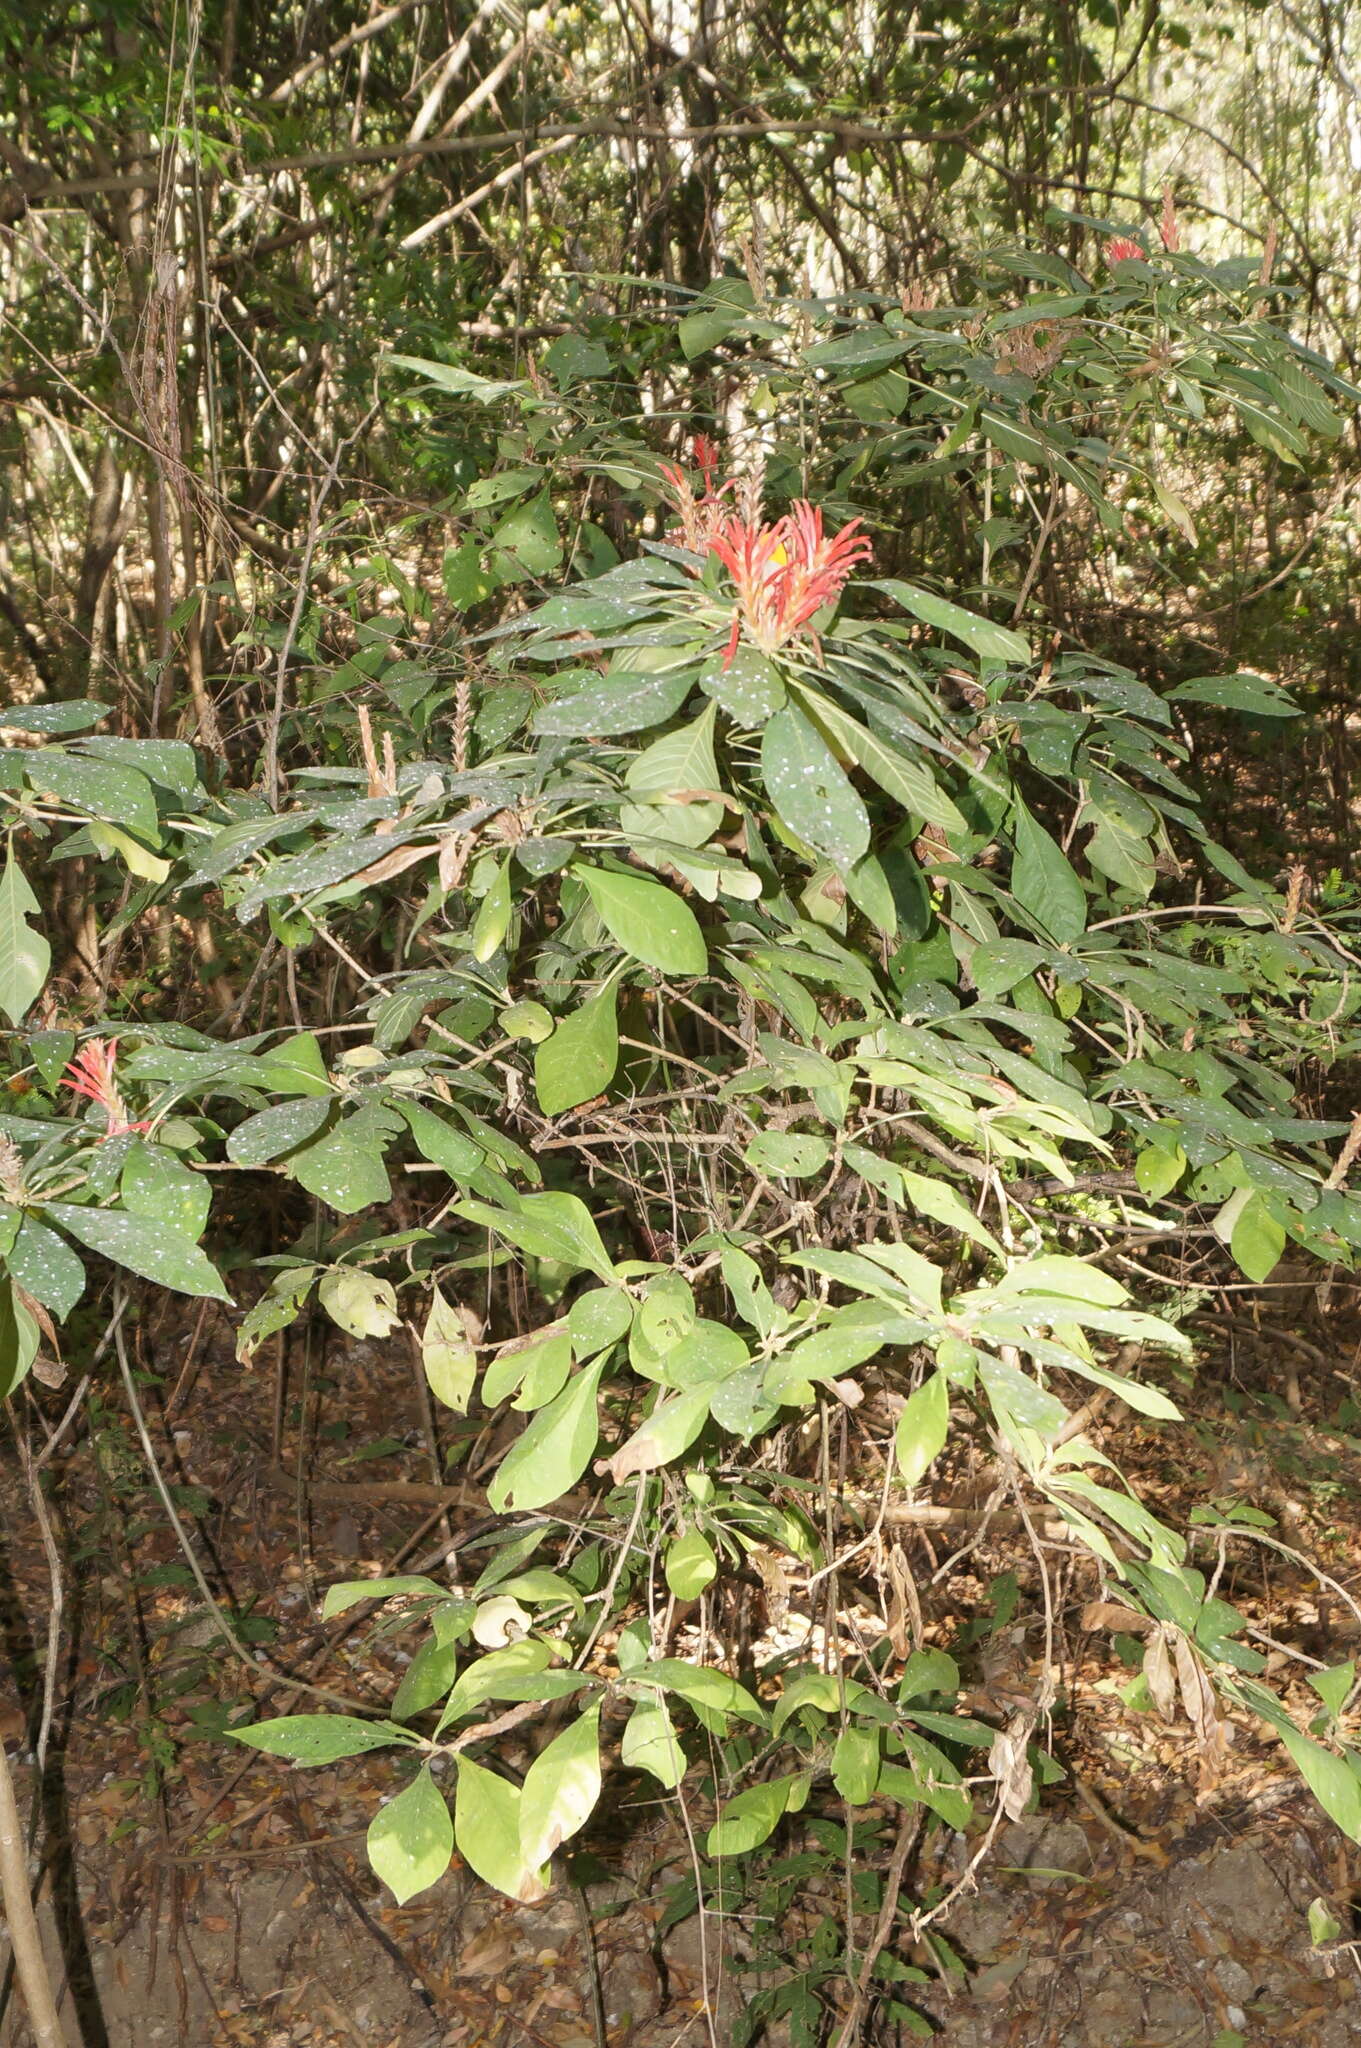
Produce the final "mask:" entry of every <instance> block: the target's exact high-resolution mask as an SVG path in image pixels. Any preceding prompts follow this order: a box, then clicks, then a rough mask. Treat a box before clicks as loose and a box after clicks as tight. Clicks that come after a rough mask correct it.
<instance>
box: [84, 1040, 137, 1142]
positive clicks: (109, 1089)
mask: <svg viewBox="0 0 1361 2048" xmlns="http://www.w3.org/2000/svg"><path fill="white" fill-rule="evenodd" d="M117 1057H118V1040H117V1039H116V1038H108V1039H105V1038H88V1039H86V1041H85V1043H84V1045H83V1046H82V1047H81V1049H80V1051H79V1052H78V1053H77V1054H76V1057H75V1058H74V1059H73V1060H72V1061H71V1063H70V1065H69V1066H68V1067H67V1069H66V1075H65V1076H64V1077H63V1080H62V1086H63V1087H64V1088H69V1089H70V1090H71V1093H72V1094H73V1095H84V1096H86V1097H87V1098H88V1099H89V1101H91V1102H97V1103H98V1104H99V1106H100V1108H101V1109H102V1110H103V1111H104V1114H105V1115H106V1116H107V1118H108V1120H109V1121H108V1128H107V1130H105V1132H104V1134H103V1136H102V1137H101V1138H100V1141H99V1142H100V1144H101V1145H102V1144H103V1143H104V1142H105V1141H106V1140H107V1139H109V1138H125V1137H126V1136H127V1135H128V1133H129V1132H130V1131H149V1130H150V1129H151V1125H150V1124H149V1123H130V1122H129V1121H128V1113H127V1110H126V1109H125V1108H124V1106H123V1098H122V1096H121V1094H120V1093H119V1091H118V1082H117V1080H116V1079H115V1076H114V1066H115V1062H116V1060H117Z"/></svg>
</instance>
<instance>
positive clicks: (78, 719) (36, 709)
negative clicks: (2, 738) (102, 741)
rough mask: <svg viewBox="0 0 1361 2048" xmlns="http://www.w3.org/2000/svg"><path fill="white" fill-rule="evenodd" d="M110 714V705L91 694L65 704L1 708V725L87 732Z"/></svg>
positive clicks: (37, 729) (25, 728)
mask: <svg viewBox="0 0 1361 2048" xmlns="http://www.w3.org/2000/svg"><path fill="white" fill-rule="evenodd" d="M108 715H109V712H108V706H107V705H105V704H95V703H93V702H92V701H91V699H90V698H89V697H73V698H70V699H69V700H68V701H66V702H64V703H61V704H10V705H7V706H6V707H5V708H4V710H0V726H5V727H8V728H10V729H12V730H13V731H15V732H46V733H53V732H84V731H86V730H87V728H88V727H90V726H92V725H98V723H99V721H100V719H101V718H107V717H108Z"/></svg>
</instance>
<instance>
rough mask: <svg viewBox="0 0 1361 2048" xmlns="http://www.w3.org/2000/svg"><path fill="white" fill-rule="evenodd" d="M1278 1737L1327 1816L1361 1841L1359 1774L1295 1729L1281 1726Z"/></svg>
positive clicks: (1345, 1831) (1350, 1837) (1352, 1838)
mask: <svg viewBox="0 0 1361 2048" xmlns="http://www.w3.org/2000/svg"><path fill="white" fill-rule="evenodd" d="M1280 1734H1281V1741H1282V1742H1283V1743H1284V1744H1285V1746H1286V1748H1287V1749H1288V1750H1289V1752H1290V1755H1291V1757H1292V1758H1293V1759H1294V1762H1295V1766H1296V1768H1297V1769H1298V1771H1299V1773H1300V1776H1301V1777H1302V1778H1303V1779H1304V1782H1305V1784H1306V1785H1307V1786H1308V1787H1309V1790H1310V1791H1311V1792H1312V1793H1313V1795H1314V1797H1315V1799H1317V1801H1318V1803H1319V1805H1320V1806H1321V1807H1322V1808H1323V1811H1324V1812H1325V1813H1326V1814H1327V1816H1328V1818H1329V1819H1330V1820H1333V1821H1336V1823H1337V1825H1338V1826H1339V1827H1340V1828H1341V1830H1342V1832H1343V1834H1344V1835H1346V1836H1347V1837H1348V1838H1349V1840H1351V1841H1353V1842H1361V1776H1358V1774H1357V1772H1356V1771H1355V1770H1354V1769H1353V1767H1352V1765H1351V1764H1350V1763H1348V1762H1347V1761H1346V1760H1345V1759H1344V1758H1343V1757H1340V1756H1336V1755H1334V1753H1333V1751H1332V1750H1331V1749H1325V1748H1324V1747H1323V1745H1322V1743H1319V1742H1312V1741H1310V1739H1309V1737H1308V1736H1307V1735H1301V1734H1300V1733H1299V1731H1298V1729H1295V1728H1282V1729H1281V1731H1280Z"/></svg>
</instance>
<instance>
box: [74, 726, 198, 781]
mask: <svg viewBox="0 0 1361 2048" xmlns="http://www.w3.org/2000/svg"><path fill="white" fill-rule="evenodd" d="M80 751H81V753H82V754H89V755H92V756H93V757H94V758H95V759H96V760H99V761H119V762H121V763H122V765H123V766H124V767H125V768H135V769H136V770H137V771H138V773H139V774H142V775H145V776H147V777H148V778H149V779H150V780H151V781H152V782H159V783H160V784H161V785H162V786H163V787H164V788H165V789H169V790H172V791H173V792H174V794H175V795H176V796H192V795H193V794H194V792H195V790H197V789H198V788H199V777H198V759H197V756H196V755H195V753H194V750H193V748H192V747H191V746H190V745H189V744H188V742H187V741H185V740H125V739H121V738H119V737H117V736H116V735H115V734H113V733H97V734H95V735H94V736H93V737H92V738H89V739H83V740H81V742H80Z"/></svg>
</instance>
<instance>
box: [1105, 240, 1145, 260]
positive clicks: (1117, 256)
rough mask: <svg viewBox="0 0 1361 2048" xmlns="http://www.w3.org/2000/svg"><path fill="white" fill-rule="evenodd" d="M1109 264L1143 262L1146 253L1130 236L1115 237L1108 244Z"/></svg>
mask: <svg viewBox="0 0 1361 2048" xmlns="http://www.w3.org/2000/svg"><path fill="white" fill-rule="evenodd" d="M1105 255H1106V261H1107V263H1129V262H1140V263H1141V262H1142V261H1143V256H1144V252H1143V250H1142V249H1141V248H1140V246H1139V244H1138V243H1137V242H1134V241H1131V240H1130V238H1129V236H1128V235H1115V236H1113V237H1112V239H1111V240H1110V241H1109V242H1107V244H1106V250H1105Z"/></svg>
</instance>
